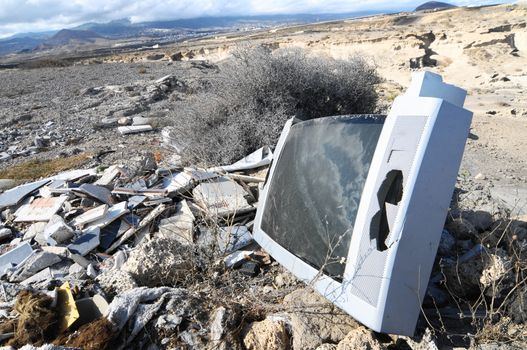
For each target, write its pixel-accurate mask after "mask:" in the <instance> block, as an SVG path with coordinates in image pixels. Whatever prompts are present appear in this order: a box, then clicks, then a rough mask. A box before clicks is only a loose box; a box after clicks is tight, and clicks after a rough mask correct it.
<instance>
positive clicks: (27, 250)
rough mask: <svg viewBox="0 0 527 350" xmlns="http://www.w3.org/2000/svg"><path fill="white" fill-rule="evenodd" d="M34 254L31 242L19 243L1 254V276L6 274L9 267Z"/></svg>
mask: <svg viewBox="0 0 527 350" xmlns="http://www.w3.org/2000/svg"><path fill="white" fill-rule="evenodd" d="M31 254H33V249H32V248H31V245H29V243H27V242H24V243H22V244H19V245H18V246H16V247H15V248H13V249H11V250H10V251H8V252H6V253H4V254H2V255H0V277H2V276H3V275H5V273H6V272H7V270H8V269H10V268H11V267H13V266H16V265H18V264H20V263H21V262H23V261H24V260H26V259H27V258H28V257H30V256H31Z"/></svg>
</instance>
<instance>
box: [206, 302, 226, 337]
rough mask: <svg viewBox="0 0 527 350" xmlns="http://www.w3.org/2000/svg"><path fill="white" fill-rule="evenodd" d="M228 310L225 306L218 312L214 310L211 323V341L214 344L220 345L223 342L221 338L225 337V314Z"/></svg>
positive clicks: (218, 309)
mask: <svg viewBox="0 0 527 350" xmlns="http://www.w3.org/2000/svg"><path fill="white" fill-rule="evenodd" d="M226 311H227V309H225V308H224V307H223V306H220V307H219V308H217V309H216V310H214V312H213V315H212V317H211V323H210V340H211V341H212V342H214V343H218V342H219V341H221V338H222V337H223V333H224V332H225V327H224V323H225V313H226Z"/></svg>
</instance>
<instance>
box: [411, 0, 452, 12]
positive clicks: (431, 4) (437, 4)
mask: <svg viewBox="0 0 527 350" xmlns="http://www.w3.org/2000/svg"><path fill="white" fill-rule="evenodd" d="M454 7H457V6H455V5H452V4H448V3H446V2H441V1H428V2H425V3H424V4H422V5H420V6H417V7H416V8H415V11H424V10H438V9H450V8H454Z"/></svg>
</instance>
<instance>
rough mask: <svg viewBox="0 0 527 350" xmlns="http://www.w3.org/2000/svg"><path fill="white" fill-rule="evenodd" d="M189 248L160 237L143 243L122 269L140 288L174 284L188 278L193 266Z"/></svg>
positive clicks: (131, 254) (193, 260)
mask: <svg viewBox="0 0 527 350" xmlns="http://www.w3.org/2000/svg"><path fill="white" fill-rule="evenodd" d="M195 260H196V259H195V258H193V256H192V253H191V251H190V249H189V248H187V247H186V246H184V245H182V244H181V243H179V242H177V241H176V240H174V239H167V238H164V237H158V238H154V239H152V240H150V241H143V242H142V243H141V244H140V245H139V246H137V247H136V248H135V249H134V250H133V251H132V252H131V253H130V257H129V258H128V260H127V261H126V263H125V264H124V265H123V270H124V271H126V272H129V273H130V274H131V275H132V276H133V278H134V279H135V280H136V281H137V282H138V283H139V284H140V285H142V286H157V285H170V284H174V285H175V284H177V283H178V282H181V281H184V280H185V279H187V278H191V275H192V271H193V268H194V266H193V262H195Z"/></svg>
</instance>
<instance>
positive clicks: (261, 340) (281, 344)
mask: <svg viewBox="0 0 527 350" xmlns="http://www.w3.org/2000/svg"><path fill="white" fill-rule="evenodd" d="M243 344H244V345H245V347H246V348H247V350H287V349H289V348H290V341H289V335H288V334H287V330H286V327H285V324H284V322H281V321H272V320H268V319H266V320H263V321H261V322H253V323H251V325H250V326H249V328H248V330H247V332H246V334H245V336H244V338H243Z"/></svg>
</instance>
